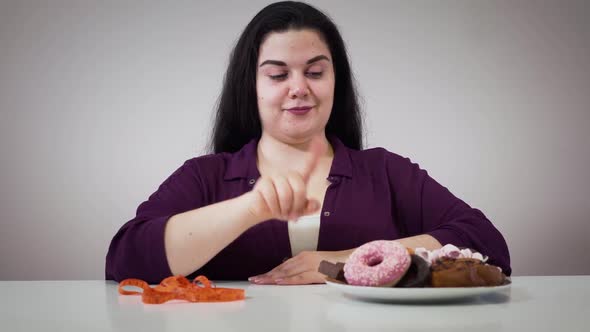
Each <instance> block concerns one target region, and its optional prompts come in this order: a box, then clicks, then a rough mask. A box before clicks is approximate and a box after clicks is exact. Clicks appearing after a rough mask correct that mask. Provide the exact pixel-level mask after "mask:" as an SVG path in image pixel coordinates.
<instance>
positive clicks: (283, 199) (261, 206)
mask: <svg viewBox="0 0 590 332" xmlns="http://www.w3.org/2000/svg"><path fill="white" fill-rule="evenodd" d="M310 152H311V153H310V154H309V157H308V159H307V160H306V163H305V168H304V169H303V171H301V172H296V171H289V172H287V173H286V174H282V175H278V174H277V175H268V176H261V177H260V178H259V179H258V181H257V182H256V185H255V186H254V188H253V189H252V191H250V192H249V193H248V194H247V195H249V200H248V211H249V212H250V214H251V215H252V216H253V217H254V219H255V220H256V221H257V222H262V221H265V220H268V219H281V220H294V219H297V218H299V217H301V216H303V215H308V214H312V213H314V212H316V211H317V210H318V209H319V208H320V202H318V201H317V200H315V199H309V198H308V197H307V184H308V181H309V177H310V175H311V173H312V172H313V170H314V169H315V168H316V166H317V165H318V162H319V159H320V157H321V155H322V152H323V146H322V143H321V142H318V141H312V142H311V146H310Z"/></svg>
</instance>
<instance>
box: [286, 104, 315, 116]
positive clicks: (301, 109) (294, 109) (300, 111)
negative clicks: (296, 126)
mask: <svg viewBox="0 0 590 332" xmlns="http://www.w3.org/2000/svg"><path fill="white" fill-rule="evenodd" d="M312 108H313V107H312V106H300V107H292V108H288V109H286V111H288V112H290V113H291V114H295V115H304V114H307V112H309V111H310V110H311V109H312Z"/></svg>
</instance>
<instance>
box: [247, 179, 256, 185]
mask: <svg viewBox="0 0 590 332" xmlns="http://www.w3.org/2000/svg"><path fill="white" fill-rule="evenodd" d="M255 183H256V179H250V181H248V184H249V185H251V186H253V185H254V184H255Z"/></svg>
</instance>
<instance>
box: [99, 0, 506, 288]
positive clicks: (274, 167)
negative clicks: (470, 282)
mask: <svg viewBox="0 0 590 332" xmlns="http://www.w3.org/2000/svg"><path fill="white" fill-rule="evenodd" d="M361 140H362V131H361V120H360V113H359V106H358V103H357V100H356V91H355V89H354V85H353V80H352V74H351V70H350V67H349V61H348V58H347V55H346V50H345V47H344V42H343V41H342V38H341V36H340V34H339V32H338V30H337V28H336V26H335V25H334V24H333V23H332V21H331V20H330V19H329V18H328V17H326V16H325V15H324V14H323V13H321V12H320V11H318V10H317V9H315V8H313V7H311V6H309V5H307V4H304V3H297V2H280V3H275V4H271V5H269V6H267V7H266V8H264V9H263V10H262V11H260V12H259V13H258V14H257V15H256V16H255V17H254V18H253V19H252V21H251V22H250V23H249V24H248V26H247V27H246V28H245V30H244V32H243V33H242V35H241V37H240V39H239V40H238V42H237V45H236V47H235V49H234V51H233V52H232V55H231V60H230V64H229V68H228V71H227V74H226V77H225V83H224V87H223V91H222V94H221V99H220V103H219V107H218V110H217V118H216V123H215V127H214V130H213V137H212V146H213V148H214V152H215V153H214V154H211V155H207V156H202V157H198V158H194V159H191V160H188V161H187V162H186V163H185V164H184V165H183V166H182V167H180V168H179V169H178V170H177V171H176V172H174V174H172V175H171V176H170V177H169V178H168V179H167V180H166V181H165V182H164V183H163V184H162V185H161V186H160V187H159V189H158V190H157V191H156V192H155V193H154V194H152V195H151V196H150V198H149V200H148V201H146V202H144V203H142V204H141V205H140V206H139V208H138V210H137V216H136V217H135V218H134V219H132V220H131V221H129V222H128V223H126V224H125V225H124V226H123V227H122V228H121V229H120V230H119V232H118V233H117V234H116V235H115V237H114V238H113V241H112V243H111V246H110V248H109V252H108V255H107V264H106V278H107V279H115V280H121V279H125V278H131V277H133V278H141V279H144V280H147V281H149V282H152V283H157V282H159V281H161V280H162V279H163V278H165V277H167V276H170V275H173V274H174V275H177V274H182V275H187V276H189V277H192V276H195V275H197V274H204V275H206V276H208V277H209V278H210V279H233V280H243V279H246V278H248V279H249V280H250V281H251V282H254V283H259V284H310V283H322V282H323V280H324V279H323V276H322V275H321V274H319V273H318V272H317V269H318V266H319V263H320V261H322V260H328V261H332V262H337V261H342V262H344V261H346V259H347V257H348V256H349V255H350V253H351V252H352V251H353V250H354V249H355V248H356V247H358V246H360V245H362V244H363V243H366V242H369V241H372V240H378V239H386V240H397V241H399V242H401V243H402V244H404V245H405V246H407V247H412V248H415V247H425V248H427V249H435V248H440V247H441V246H442V245H444V244H447V243H452V244H454V245H456V246H462V247H470V248H473V249H475V250H477V251H479V252H481V253H483V254H484V255H487V256H489V257H490V260H489V262H490V263H492V264H495V265H498V266H500V267H501V268H502V269H503V270H504V272H505V273H507V274H510V272H511V270H510V263H509V254H508V248H507V246H506V243H505V241H504V239H503V237H502V235H501V234H500V233H499V232H498V230H497V229H496V228H495V227H494V226H493V225H492V224H491V223H490V221H488V220H487V219H486V217H485V216H484V215H483V214H482V213H481V212H480V211H478V210H476V209H473V208H471V207H469V206H468V205H467V204H466V203H464V202H463V201H461V200H460V199H458V198H456V197H455V196H453V195H452V194H451V193H450V192H449V191H448V190H447V189H446V188H445V187H443V186H441V185H440V184H438V183H437V182H436V181H434V180H433V179H432V178H430V177H429V176H428V174H427V173H426V171H424V170H421V169H420V168H419V167H418V165H416V164H413V163H411V162H410V161H409V159H407V158H402V157H400V156H398V155H396V154H394V153H391V152H388V151H386V150H385V149H381V148H376V149H369V150H361V149H362V142H361Z"/></svg>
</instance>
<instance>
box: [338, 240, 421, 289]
mask: <svg viewBox="0 0 590 332" xmlns="http://www.w3.org/2000/svg"><path fill="white" fill-rule="evenodd" d="M410 263H411V258H410V254H409V253H408V250H407V249H406V247H405V246H404V245H402V244H401V243H399V242H397V241H387V240H378V241H372V242H369V243H365V244H363V245H362V246H360V247H358V248H356V249H355V250H354V251H353V252H352V254H351V255H350V257H349V258H348V260H347V261H346V264H345V265H344V277H345V278H346V281H347V282H348V284H350V285H355V286H373V287H392V286H394V285H395V284H396V283H397V282H398V281H399V280H400V279H401V278H402V277H403V276H404V274H406V272H407V271H408V268H409V267H410Z"/></svg>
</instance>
